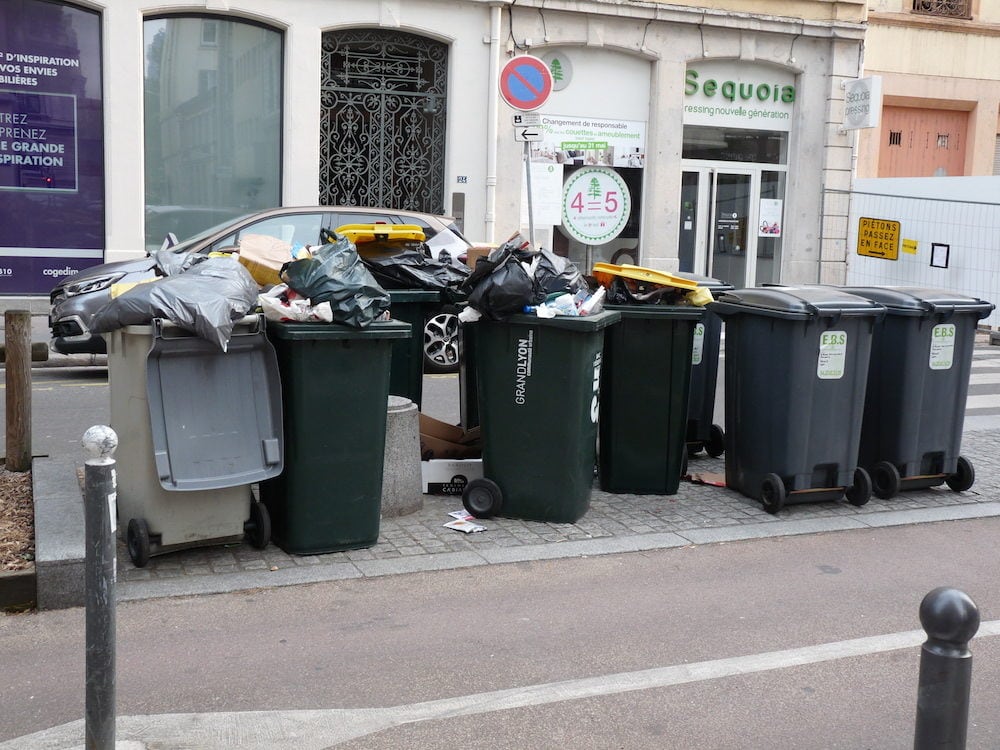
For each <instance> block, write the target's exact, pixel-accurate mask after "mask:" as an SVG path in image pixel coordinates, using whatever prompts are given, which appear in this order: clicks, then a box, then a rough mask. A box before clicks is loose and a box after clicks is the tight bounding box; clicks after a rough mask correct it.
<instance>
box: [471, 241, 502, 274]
mask: <svg viewBox="0 0 1000 750" xmlns="http://www.w3.org/2000/svg"><path fill="white" fill-rule="evenodd" d="M496 247H497V246H496V245H485V244H478V245H473V246H472V247H470V248H469V249H468V250H466V251H465V265H467V266H468V267H469V268H471V269H473V270H475V268H476V261H477V260H478V259H479V258H482V257H484V256H486V255H489V254H490V253H492V252H493V251H494V250H495V249H496Z"/></svg>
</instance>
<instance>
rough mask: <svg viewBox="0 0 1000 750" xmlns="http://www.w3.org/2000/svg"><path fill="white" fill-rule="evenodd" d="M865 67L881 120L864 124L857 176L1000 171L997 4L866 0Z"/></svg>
mask: <svg viewBox="0 0 1000 750" xmlns="http://www.w3.org/2000/svg"><path fill="white" fill-rule="evenodd" d="M869 8H870V10H869V14H868V32H867V38H866V41H865V61H864V71H865V75H871V76H880V77H881V79H882V97H883V107H882V120H881V124H880V125H879V127H878V128H873V129H872V130H868V131H860V134H859V137H858V161H857V176H858V177H859V178H871V177H943V176H948V177H959V176H985V175H994V174H1000V145H998V144H1000V136H998V134H1000V5H998V4H997V3H995V2H990V1H989V0H870V2H869Z"/></svg>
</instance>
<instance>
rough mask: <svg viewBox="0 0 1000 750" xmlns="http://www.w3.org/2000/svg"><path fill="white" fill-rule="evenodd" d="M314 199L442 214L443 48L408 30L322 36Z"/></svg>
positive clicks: (445, 52)
mask: <svg viewBox="0 0 1000 750" xmlns="http://www.w3.org/2000/svg"><path fill="white" fill-rule="evenodd" d="M322 54H323V60H322V63H323V64H322V75H323V80H322V86H321V89H320V91H321V94H320V95H321V118H322V122H321V126H320V200H321V201H322V202H323V203H324V204H326V205H347V206H385V207H386V208H396V209H409V210H411V211H424V212H427V213H437V214H439V213H443V211H444V147H445V116H446V103H447V93H448V47H447V45H445V44H442V43H440V42H435V41H433V40H430V39H425V38H423V37H420V36H416V35H414V34H406V33H402V32H393V31H382V30H379V29H360V30H350V31H328V32H325V33H324V34H323V53H322Z"/></svg>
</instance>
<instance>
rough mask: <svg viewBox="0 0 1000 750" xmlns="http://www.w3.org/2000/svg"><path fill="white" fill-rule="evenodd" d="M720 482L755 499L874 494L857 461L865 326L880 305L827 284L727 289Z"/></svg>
mask: <svg viewBox="0 0 1000 750" xmlns="http://www.w3.org/2000/svg"><path fill="white" fill-rule="evenodd" d="M709 307H710V308H711V309H712V310H714V311H715V312H716V313H718V314H719V315H721V316H722V317H723V319H724V320H725V321H726V366H725V377H726V380H725V389H726V394H725V404H726V485H727V486H728V487H731V488H733V489H735V490H737V491H739V492H741V493H743V494H744V495H747V496H748V497H752V498H757V499H759V500H760V501H761V503H762V504H763V506H764V509H765V510H766V511H768V512H769V513H777V512H778V511H779V510H781V508H782V507H783V506H784V505H785V504H786V503H798V502H814V501H821V500H837V499H840V498H842V497H844V496H845V495H846V497H847V500H848V501H849V502H851V503H852V504H854V505H864V504H865V503H867V502H868V500H869V499H870V498H871V479H870V477H869V476H868V473H867V472H866V471H865V470H864V469H863V468H861V467H860V466H859V465H858V443H859V440H860V438H861V418H862V414H863V410H864V403H865V385H866V382H867V377H868V359H869V355H870V352H871V344H872V332H873V329H874V327H875V324H876V321H877V320H878V319H879V318H880V317H881V316H882V315H883V314H884V308H882V306H881V305H878V304H876V303H874V302H871V301H870V300H867V299H864V298H862V297H857V296H854V295H851V294H847V293H846V292H842V291H838V290H835V289H832V288H830V287H765V288H754V289H739V290H735V291H732V292H724V293H722V294H721V295H719V299H718V300H717V301H715V302H712V303H710V304H709Z"/></svg>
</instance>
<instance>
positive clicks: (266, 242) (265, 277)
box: [238, 234, 292, 286]
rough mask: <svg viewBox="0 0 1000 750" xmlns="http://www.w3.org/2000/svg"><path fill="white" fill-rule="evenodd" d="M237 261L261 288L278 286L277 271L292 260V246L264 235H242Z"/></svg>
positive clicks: (279, 279)
mask: <svg viewBox="0 0 1000 750" xmlns="http://www.w3.org/2000/svg"><path fill="white" fill-rule="evenodd" d="M238 259H239V261H240V263H242V264H243V265H244V266H246V269H247V270H248V271H249V272H250V275H251V276H253V280H254V281H256V282H257V283H258V284H260V285H261V286H267V285H268V284H280V283H281V277H280V276H279V275H278V271H280V270H281V267H282V266H283V265H284V264H285V263H287V262H288V261H290V260H292V244H291V243H290V242H282V241H281V240H279V239H278V238H276V237H270V236H268V235H266V234H244V235H243V236H242V237H240V254H239V256H238Z"/></svg>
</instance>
